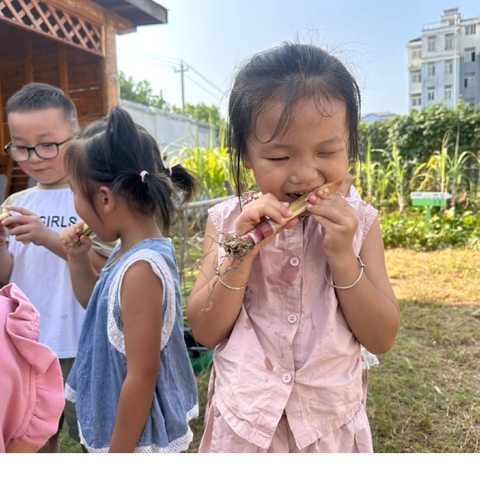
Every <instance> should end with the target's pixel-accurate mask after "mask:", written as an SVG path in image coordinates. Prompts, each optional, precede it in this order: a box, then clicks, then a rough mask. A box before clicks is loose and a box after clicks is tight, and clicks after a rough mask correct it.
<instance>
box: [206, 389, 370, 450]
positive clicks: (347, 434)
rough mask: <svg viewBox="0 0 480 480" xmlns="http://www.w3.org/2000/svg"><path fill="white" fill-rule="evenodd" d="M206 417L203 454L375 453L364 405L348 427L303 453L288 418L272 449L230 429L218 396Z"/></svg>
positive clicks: (307, 448)
mask: <svg viewBox="0 0 480 480" xmlns="http://www.w3.org/2000/svg"><path fill="white" fill-rule="evenodd" d="M205 415H206V417H205V418H206V424H205V431H204V433H203V436H202V440H201V442H200V447H199V450H198V451H199V453H373V446H372V435H371V432H370V425H369V423H368V418H367V413H366V411H365V407H364V406H363V405H362V406H361V407H360V408H359V409H358V410H357V412H356V413H355V415H354V416H353V418H352V419H351V420H350V421H349V422H348V423H346V424H345V425H342V426H341V427H340V428H338V429H337V430H335V431H333V432H331V433H329V434H328V435H325V436H323V437H321V438H319V439H318V440H317V441H315V442H314V443H312V444H311V445H309V446H308V447H305V448H303V449H299V448H298V447H297V445H296V444H295V439H294V437H293V433H292V431H291V430H290V427H289V425H288V421H287V417H286V415H283V416H282V418H281V420H280V422H279V424H278V426H277V429H276V430H275V433H274V435H273V438H272V443H271V444H270V447H269V448H268V449H263V448H260V447H257V446H256V445H254V444H253V443H249V442H247V441H246V440H244V439H243V438H242V437H240V436H239V435H237V434H236V433H235V432H234V431H233V430H232V429H231V428H230V426H229V425H228V423H227V422H226V421H225V419H224V418H223V417H222V416H221V414H220V412H219V410H218V408H217V407H216V405H215V395H214V396H213V398H212V401H211V402H210V407H209V409H208V412H205Z"/></svg>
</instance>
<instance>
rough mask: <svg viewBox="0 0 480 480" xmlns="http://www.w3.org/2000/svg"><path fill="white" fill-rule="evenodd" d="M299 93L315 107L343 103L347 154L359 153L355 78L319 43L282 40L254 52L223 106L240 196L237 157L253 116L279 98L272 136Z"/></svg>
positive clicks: (253, 123)
mask: <svg viewBox="0 0 480 480" xmlns="http://www.w3.org/2000/svg"><path fill="white" fill-rule="evenodd" d="M304 98H314V99H315V101H316V102H317V105H318V106H319V112H321V110H320V108H321V107H320V102H321V101H322V100H332V99H336V100H339V101H342V102H344V103H345V106H346V111H347V115H346V116H347V118H346V124H347V129H348V154H349V157H350V158H353V159H357V158H358V123H359V116H360V89H359V87H358V85H357V82H356V81H355V79H354V78H353V76H352V74H351V73H350V72H349V71H348V70H347V69H346V67H345V66H344V65H343V64H342V62H340V60H338V59H337V58H335V57H334V56H333V55H330V54H329V53H327V52H326V51H325V50H323V49H322V48H320V47H318V46H316V45H309V44H299V43H290V42H286V43H283V44H282V45H280V46H279V47H274V48H271V49H269V50H266V51H264V52H260V53H258V54H256V55H254V56H253V57H252V58H251V59H250V60H249V61H247V63H246V64H245V65H244V66H243V67H242V68H241V69H240V71H239V72H238V74H237V76H236V78H235V81H234V85H233V88H232V91H231V94H230V99H229V105H228V115H229V131H228V143H229V149H230V156H231V163H230V169H231V174H232V178H233V180H234V183H235V190H236V192H237V195H241V193H242V184H243V183H244V182H243V178H244V173H245V170H244V168H243V162H242V156H243V155H244V154H245V153H246V148H247V139H248V138H249V136H250V135H255V126H256V123H257V119H258V116H259V115H260V114H261V113H262V112H263V111H264V110H265V108H267V107H268V104H269V103H271V102H272V101H275V100H276V101H281V102H283V104H284V106H283V112H282V114H281V116H280V119H279V123H278V125H277V128H276V130H275V132H274V134H273V136H272V138H273V137H275V135H277V134H278V133H280V132H282V131H283V129H284V128H286V127H288V125H289V122H291V119H292V118H291V117H292V109H293V107H294V105H295V103H296V102H297V101H298V100H300V99H304ZM323 114H325V115H327V113H326V112H325V113H323ZM270 140H272V139H270ZM270 140H267V141H270Z"/></svg>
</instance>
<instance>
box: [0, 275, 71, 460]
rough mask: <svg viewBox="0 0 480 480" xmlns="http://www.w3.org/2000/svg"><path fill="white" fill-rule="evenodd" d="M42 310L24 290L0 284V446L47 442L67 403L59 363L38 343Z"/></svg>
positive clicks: (0, 450) (54, 356)
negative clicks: (39, 311) (16, 443)
mask: <svg viewBox="0 0 480 480" xmlns="http://www.w3.org/2000/svg"><path fill="white" fill-rule="evenodd" d="M38 335H39V314H38V311H37V310H36V309H35V307H34V306H33V305H32V304H31V303H30V301H29V300H28V299H27V297H26V296H25V295H24V293H23V292H22V291H21V290H20V289H19V288H18V287H17V286H16V285H15V284H13V283H12V284H9V285H6V286H5V287H3V288H2V289H1V290H0V429H1V435H0V452H5V447H6V445H7V444H8V443H9V442H10V441H11V440H13V441H15V442H18V443H22V444H26V445H38V446H41V445H43V444H44V443H45V442H46V441H47V440H48V439H49V438H50V437H51V436H52V435H53V434H54V433H55V432H56V431H57V428H58V420H59V418H60V415H61V413H62V410H63V407H64V403H65V400H64V394H63V381H62V372H61V370H60V363H59V361H58V358H57V356H56V355H55V354H54V353H53V351H52V350H51V349H50V348H48V347H47V346H45V345H42V344H40V343H38Z"/></svg>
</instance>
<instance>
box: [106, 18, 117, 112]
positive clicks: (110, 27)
mask: <svg viewBox="0 0 480 480" xmlns="http://www.w3.org/2000/svg"><path fill="white" fill-rule="evenodd" d="M103 42H104V44H103V55H104V56H103V60H102V87H103V89H102V90H103V92H102V93H103V114H104V115H106V114H107V113H108V111H109V110H110V109H111V108H113V107H115V106H117V105H118V97H119V92H118V89H119V86H118V75H117V56H116V50H115V17H114V16H113V15H111V14H110V13H107V12H106V13H105V23H104V26H103Z"/></svg>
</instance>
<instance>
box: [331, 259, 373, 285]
mask: <svg viewBox="0 0 480 480" xmlns="http://www.w3.org/2000/svg"><path fill="white" fill-rule="evenodd" d="M357 260H358V263H359V264H360V275H359V276H358V278H357V279H356V280H355V281H354V282H353V283H352V284H351V285H349V286H348V287H339V286H338V285H335V284H334V283H332V282H330V280H329V279H328V278H327V269H325V280H326V281H327V283H328V284H329V285H331V286H332V287H333V288H336V289H338V290H348V289H349V288H352V287H354V286H355V285H356V284H357V283H358V282H359V281H360V279H361V278H362V275H363V269H364V268H365V265H364V263H363V262H362V259H361V258H360V255H359V256H358V257H357Z"/></svg>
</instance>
